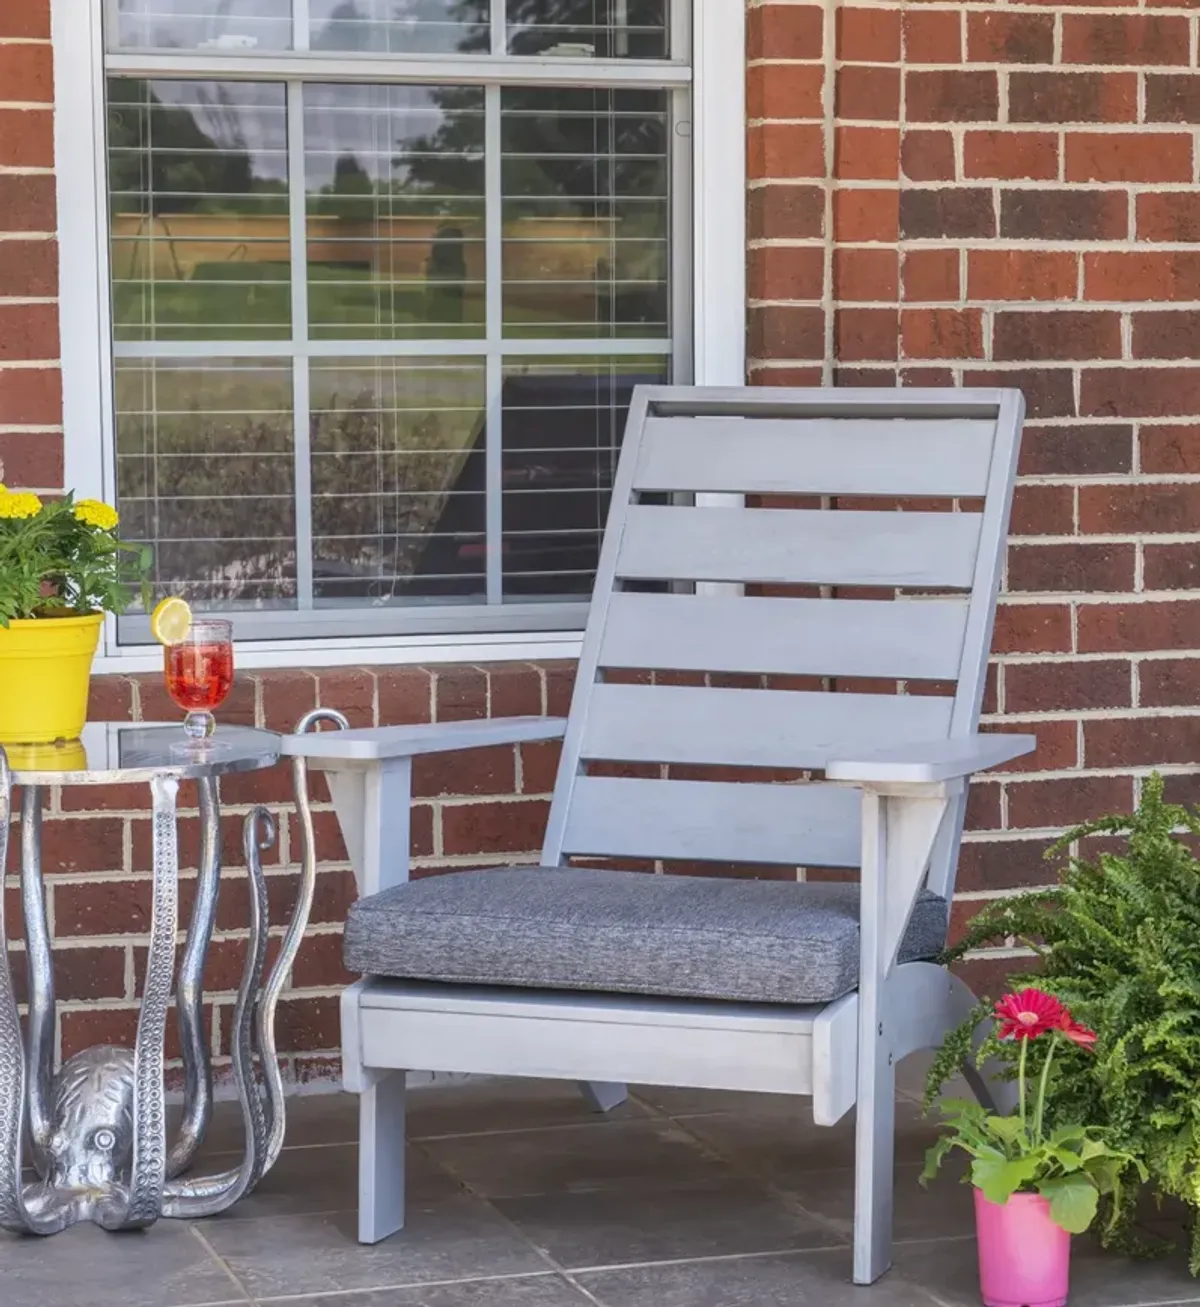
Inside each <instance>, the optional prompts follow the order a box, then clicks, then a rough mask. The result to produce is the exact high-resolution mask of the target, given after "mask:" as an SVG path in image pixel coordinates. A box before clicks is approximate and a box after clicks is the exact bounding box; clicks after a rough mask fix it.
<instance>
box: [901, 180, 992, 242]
mask: <svg viewBox="0 0 1200 1307" xmlns="http://www.w3.org/2000/svg"><path fill="white" fill-rule="evenodd" d="M900 231H901V234H902V235H903V236H904V238H905V239H907V240H930V239H937V238H939V237H952V238H953V237H965V238H970V237H983V236H994V235H995V234H996V210H995V205H994V203H993V200H992V192H991V191H990V190H988V189H984V188H982V187H971V188H966V187H964V188H962V189H957V190H945V189H936V190H935V189H928V188H924V189H917V190H909V191H905V192H904V193H903V194H902V195H901V197H900Z"/></svg>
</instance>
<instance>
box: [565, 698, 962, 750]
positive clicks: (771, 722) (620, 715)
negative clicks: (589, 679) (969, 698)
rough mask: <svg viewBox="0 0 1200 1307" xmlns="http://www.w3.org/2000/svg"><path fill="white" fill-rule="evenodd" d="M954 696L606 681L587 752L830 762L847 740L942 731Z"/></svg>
mask: <svg viewBox="0 0 1200 1307" xmlns="http://www.w3.org/2000/svg"><path fill="white" fill-rule="evenodd" d="M953 708H954V700H953V699H951V698H948V697H943V696H938V695H899V694H893V695H883V694H821V693H806V692H804V691H799V690H789V691H780V692H778V693H776V692H773V691H770V690H734V689H726V688H718V687H712V686H680V685H624V684H617V683H607V684H600V685H597V686H596V687H595V689H594V690H593V691H592V708H591V712H590V713H589V714H588V720H587V723H586V725H585V728H584V734H583V745H582V748H581V751H580V752H581V756H582V757H583V758H584V759H608V760H613V761H618V762H662V763H694V764H698V765H703V764H711V765H719V766H728V767H791V768H823V767H824V766H825V764H826V762H827V761H828V759H829V757H830V756H831V754H836V752H837V750H838V749H839V748H841V749H855V748H858V749H861V748H864V747H874V748H880V747H883V746H885V745H889V744H900V743H903V742H906V741H917V740H944V739H946V738H947V735H948V733H949V729H950V714H951V712H952V711H953Z"/></svg>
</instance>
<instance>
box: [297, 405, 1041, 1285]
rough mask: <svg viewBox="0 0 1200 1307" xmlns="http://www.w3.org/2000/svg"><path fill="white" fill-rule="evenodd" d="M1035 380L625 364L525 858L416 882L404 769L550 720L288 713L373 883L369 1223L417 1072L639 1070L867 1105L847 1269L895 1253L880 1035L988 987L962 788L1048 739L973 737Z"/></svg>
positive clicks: (637, 1079)
mask: <svg viewBox="0 0 1200 1307" xmlns="http://www.w3.org/2000/svg"><path fill="white" fill-rule="evenodd" d="M1022 410H1023V405H1022V400H1021V396H1020V395H1019V393H1017V392H1015V391H953V390H946V391H887V390H870V391H805V390H799V391H787V390H705V389H681V388H652V389H641V390H639V391H638V392H636V394H635V397H634V401H633V405H632V409H631V412H630V416H629V422H628V427H627V433H626V437H625V445H624V449H623V452H622V455H621V460H620V466H619V469H618V472H617V476H616V484H615V486H614V490H613V497H612V509H611V513H610V516H609V521H608V528H607V533H606V536H605V540H604V544H603V548H602V552H601V557H600V564H599V574H598V578H597V581H596V588H595V593H594V598H593V603H592V608H591V614H590V618H589V621H588V626H587V633H586V636H585V638H584V643H583V651H582V656H581V659H580V663H579V671H578V678H577V681H576V687H575V694H574V699H573V701H572V705H571V711H570V717H569V718H568V721H567V725H566V731H565V739H564V743H563V751H562V762H561V766H560V768H559V772H558V780H557V784H556V787H555V792H554V800H553V805H552V808H551V812H550V818H549V829H548V831H547V834H546V842H545V845H544V848H543V852H542V858H541V862H542V865H541V866H538V867H528V866H525V867H508V868H502V869H497V870H489V871H471V872H465V873H461V874H457V875H451V876H439V877H434V878H430V879H425V880H420V881H417V882H415V883H412V884H409V883H406V882H407V879H408V852H407V851H408V829H407V805H408V793H407V785H408V775H409V771H408V769H409V767H410V764H411V758H412V756H414V755H415V754H417V753H420V752H424V751H426V750H429V749H437V750H444V749H448V748H454V747H463V746H470V745H472V744H488V743H494V742H497V741H499V740H502V739H532V738H545V737H547V736H550V735H553V734H555V733H556V732H557V731H559V730H561V726H560V725H559V724H556V723H548V722H544V721H535V720H532V719H523V720H518V721H513V722H478V723H465V724H454V725H451V726H446V727H438V726H433V727H393V728H386V729H381V730H376V731H343V732H337V733H323V734H320V735H315V736H295V737H292V738H291V740H290V741H289V742H288V748H289V750H290V751H292V752H297V753H304V754H306V755H307V756H309V757H310V758H312V759H313V760H314V762H315V764H316V765H317V766H319V767H324V768H325V769H326V770H327V771H329V773H330V783H331V788H332V793H333V798H334V801H335V804H336V806H337V808H338V812H339V815H340V817H341V819H342V824H343V829H344V830H345V832H346V836H347V842H348V845H349V848H350V852H351V857H352V858H353V859H354V861H355V865H356V867H357V869H358V870H359V873H360V889H361V891H362V892H363V894H364V895H365V897H363V898H362V899H360V900H359V902H358V903H357V904H356V905H355V906H354V908H353V909H352V911H351V913H350V918H349V921H348V923H347V927H346V941H345V950H346V961H347V965H348V966H349V967H350V968H351V969H352V970H355V971H360V972H363V973H365V974H366V979H364V980H362V981H360V982H359V983H358V984H355V985H354V986H352V987H351V988H350V989H349V990H348V991H347V992H346V995H345V998H344V1003H343V1009H342V1011H343V1024H342V1030H343V1045H344V1058H345V1084H346V1088H347V1089H349V1090H351V1091H352V1092H356V1093H358V1094H360V1095H361V1135H360V1140H361V1142H360V1147H361V1155H360V1180H361V1189H360V1205H361V1206H360V1223H359V1238H360V1239H361V1240H362V1241H364V1242H368V1243H371V1242H375V1241H376V1240H379V1239H382V1238H385V1237H386V1236H388V1235H390V1234H392V1233H393V1232H394V1231H396V1230H398V1229H400V1227H401V1226H402V1224H403V1219H404V1176H403V1153H404V1149H403V1144H404V1095H405V1074H404V1073H405V1071H406V1070H407V1069H423V1070H440V1071H456V1072H480V1073H488V1074H494V1075H517V1076H535V1077H553V1078H566V1079H573V1080H578V1081H580V1082H584V1083H585V1084H586V1085H587V1086H588V1092H589V1094H590V1096H591V1097H592V1099H593V1101H594V1103H595V1104H596V1105H597V1106H599V1107H606V1106H610V1105H612V1104H613V1103H615V1102H617V1101H619V1100H620V1098H621V1097H622V1096H623V1093H624V1091H623V1088H622V1085H623V1084H624V1083H625V1082H630V1083H651V1084H665V1085H686V1086H694V1087H711V1088H720V1089H741V1090H756V1091H759V1092H763V1091H767V1092H774V1093H782V1094H800V1095H810V1096H811V1098H812V1102H813V1112H814V1116H815V1119H816V1120H817V1122H818V1123H821V1124H826V1125H831V1124H833V1123H834V1122H836V1121H838V1120H839V1119H840V1118H841V1117H842V1116H843V1115H844V1114H845V1113H846V1112H847V1111H849V1109H850V1108H852V1107H855V1106H857V1112H858V1115H857V1124H856V1144H855V1147H856V1160H855V1171H856V1189H855V1212H854V1279H855V1280H856V1281H857V1282H858V1283H860V1284H867V1283H870V1282H872V1281H874V1280H875V1279H876V1278H877V1277H878V1276H879V1275H881V1274H882V1273H883V1272H884V1271H885V1270H886V1269H887V1268H888V1266H889V1264H890V1257H891V1250H890V1244H891V1224H892V1220H891V1218H892V1180H893V1174H892V1170H893V1120H894V1110H893V1099H894V1085H895V1073H894V1064H895V1062H896V1061H897V1060H899V1059H900V1058H902V1057H904V1056H905V1055H906V1054H908V1053H910V1052H913V1051H914V1050H916V1049H920V1048H927V1047H934V1046H937V1045H938V1044H939V1043H940V1041H941V1039H942V1038H943V1036H944V1034H945V1032H946V1031H947V1030H948V1029H950V1028H952V1027H953V1026H954V1025H956V1024H957V1023H958V1022H959V1021H960V1020H961V1019H962V1017H963V1016H964V1014H965V1013H967V1012H968V1011H969V1010H970V1007H971V1005H972V1002H973V1000H972V997H971V995H970V992H969V991H968V990H967V989H966V987H965V986H964V985H963V984H962V983H961V982H960V981H959V980H957V979H956V978H955V977H953V976H952V975H950V974H949V973H948V972H946V971H945V970H944V969H943V968H941V967H939V966H937V965H936V964H935V963H934V962H932V961H931V960H930V959H932V958H933V957H934V956H935V955H936V954H937V952H938V951H939V949H940V948H941V947H942V945H943V943H944V939H945V934H946V928H947V918H948V906H949V901H950V898H951V895H952V892H953V884H954V872H955V866H956V862H957V856H958V849H959V842H960V836H961V831H962V822H963V809H964V804H965V799H966V782H967V779H968V778H969V776H970V775H971V773H972V772H975V771H978V770H980V769H983V768H987V767H990V766H993V765H995V764H997V763H1001V762H1004V761H1006V760H1009V759H1012V758H1014V757H1016V756H1018V755H1020V754H1023V753H1027V752H1028V751H1029V750H1030V749H1031V748H1032V747H1033V743H1034V742H1033V740H1032V738H1031V737H1026V736H1017V735H1008V734H990V735H979V734H977V724H978V718H979V710H980V700H981V697H982V693H983V684H984V672H985V667H986V661H987V654H988V648H989V642H990V638H991V631H992V623H993V617H994V612H995V604H996V593H997V588H998V584H999V579H1000V572H1001V566H1002V560H1003V551H1004V542H1005V534H1006V528H1007V523H1008V516H1009V508H1010V503H1011V499H1012V487H1013V477H1014V470H1015V466H1016V460H1017V448H1018V443H1019V435H1020V424H1021V417H1022ZM780 496H786V497H788V498H785V499H782V500H781V499H780V498H779V497H780ZM731 497H732V498H731ZM741 497H745V498H744V499H743V498H741ZM846 497H851V499H852V501H853V502H852V503H848V502H847V498H846ZM647 499H649V500H650V501H651V502H646V501H647ZM906 501H907V502H906ZM935 501H936V502H935ZM932 510H940V511H932ZM656 583H657V584H656ZM714 583H715V584H714ZM835 588H836V589H835ZM833 677H836V678H838V679H837V681H836V683H835V682H833V681H831V680H830V678H833ZM846 678H849V679H846ZM922 690H923V691H925V692H914V691H922ZM713 767H716V768H720V769H722V770H721V771H720V772H719V773H718V774H716V775H715V776H714V775H713V774H712V772H711V771H709V772H705V771H704V770H697V769H703V768H713ZM731 769H737V770H731ZM580 859H586V860H588V861H589V862H590V864H591V865H578V863H579V860H580ZM614 859H616V860H628V859H638V860H643V861H642V863H641V865H643V866H644V867H646V868H648V869H651V870H656V871H660V872H661V871H663V870H664V867H665V869H666V870H667V871H671V870H677V869H678V865H677V864H683V869H684V870H686V868H687V865H688V864H693V866H694V864H695V863H697V862H736V863H742V864H744V863H760V864H768V865H769V864H774V865H776V866H782V867H786V868H801V869H807V878H805V877H804V876H800V877H798V878H795V879H786V880H778V879H772V880H754V879H750V880H747V879H737V878H714V877H711V876H695V875H670V874H666V875H664V874H658V875H638V874H631V872H630V871H628V870H619V869H613V868H612V867H611V866H608V867H606V866H603V865H596V864H597V862H599V861H601V860H614ZM830 868H835V869H842V870H841V873H840V874H841V877H842V879H841V880H837V879H831V878H830V876H829V873H828V872H827V871H825V870H824V869H830ZM845 869H856V870H857V872H858V880H857V883H854V882H851V881H849V880H848V879H847V878H846V870H845Z"/></svg>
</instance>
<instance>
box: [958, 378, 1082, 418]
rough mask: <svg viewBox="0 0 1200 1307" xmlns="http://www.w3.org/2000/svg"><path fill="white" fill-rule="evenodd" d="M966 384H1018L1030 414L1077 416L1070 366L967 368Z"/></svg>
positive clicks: (1038, 416)
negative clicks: (1025, 368) (998, 368)
mask: <svg viewBox="0 0 1200 1307" xmlns="http://www.w3.org/2000/svg"><path fill="white" fill-rule="evenodd" d="M962 384H963V385H964V386H1015V387H1016V388H1017V389H1018V390H1020V391H1021V392H1022V394H1024V396H1025V411H1026V414H1027V416H1028V417H1029V418H1031V419H1039V418H1043V419H1044V418H1061V417H1074V416H1075V379H1074V377H1073V376H1072V374H1071V371H1070V369H1069V368H1036V369H1029V370H1028V371H1026V370H1023V369H1009V368H1005V369H1003V370H1002V371H1001V370H997V369H983V368H980V369H968V370H967V371H965V372H964V373H963V380H962Z"/></svg>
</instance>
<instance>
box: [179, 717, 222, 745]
mask: <svg viewBox="0 0 1200 1307" xmlns="http://www.w3.org/2000/svg"><path fill="white" fill-rule="evenodd" d="M216 729H217V719H216V718H215V717H214V716H213V715H212V713H210V712H190V713H188V715H187V716H186V717H185V718H184V719H183V730H184V734H186V735H187V737H188V739H190V740H196V741H200V740H207V739H208V737H209V736H210V735H211V734H212V733H213V731H215V730H216Z"/></svg>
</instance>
